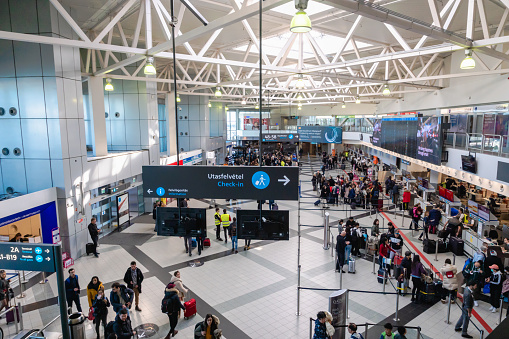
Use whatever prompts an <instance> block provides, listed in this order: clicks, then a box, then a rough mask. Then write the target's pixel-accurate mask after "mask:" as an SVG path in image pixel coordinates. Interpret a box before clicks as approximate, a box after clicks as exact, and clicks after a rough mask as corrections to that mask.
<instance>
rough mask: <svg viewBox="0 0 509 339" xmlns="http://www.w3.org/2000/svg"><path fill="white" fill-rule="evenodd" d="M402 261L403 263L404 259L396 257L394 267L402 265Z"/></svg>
mask: <svg viewBox="0 0 509 339" xmlns="http://www.w3.org/2000/svg"><path fill="white" fill-rule="evenodd" d="M402 261H403V257H400V256H399V255H395V256H394V265H395V266H399V265H401V262H402Z"/></svg>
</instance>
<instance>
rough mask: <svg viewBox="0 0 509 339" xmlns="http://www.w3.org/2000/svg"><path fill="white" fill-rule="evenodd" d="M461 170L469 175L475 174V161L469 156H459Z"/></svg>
mask: <svg viewBox="0 0 509 339" xmlns="http://www.w3.org/2000/svg"><path fill="white" fill-rule="evenodd" d="M461 168H462V169H463V170H464V171H466V172H470V173H474V174H475V173H477V161H476V160H475V158H474V157H473V156H471V155H462V156H461Z"/></svg>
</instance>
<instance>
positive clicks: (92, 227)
mask: <svg viewBox="0 0 509 339" xmlns="http://www.w3.org/2000/svg"><path fill="white" fill-rule="evenodd" d="M88 233H90V238H92V242H93V243H94V255H95V257H96V258H98V257H99V253H98V252H97V242H98V241H99V229H98V228H97V219H96V218H95V217H94V218H92V219H90V224H88Z"/></svg>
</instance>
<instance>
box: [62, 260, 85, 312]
mask: <svg viewBox="0 0 509 339" xmlns="http://www.w3.org/2000/svg"><path fill="white" fill-rule="evenodd" d="M65 298H66V300H67V307H72V303H73V302H74V303H75V304H76V308H77V309H78V312H81V303H80V283H79V281H78V275H77V274H76V273H75V271H74V268H71V269H69V278H67V279H65Z"/></svg>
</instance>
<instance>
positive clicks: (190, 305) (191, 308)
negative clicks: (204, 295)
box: [184, 299, 196, 319]
mask: <svg viewBox="0 0 509 339" xmlns="http://www.w3.org/2000/svg"><path fill="white" fill-rule="evenodd" d="M184 307H185V308H186V310H185V311H184V319H188V318H190V317H192V316H193V315H195V314H196V299H190V300H189V301H186V302H185V303H184Z"/></svg>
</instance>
